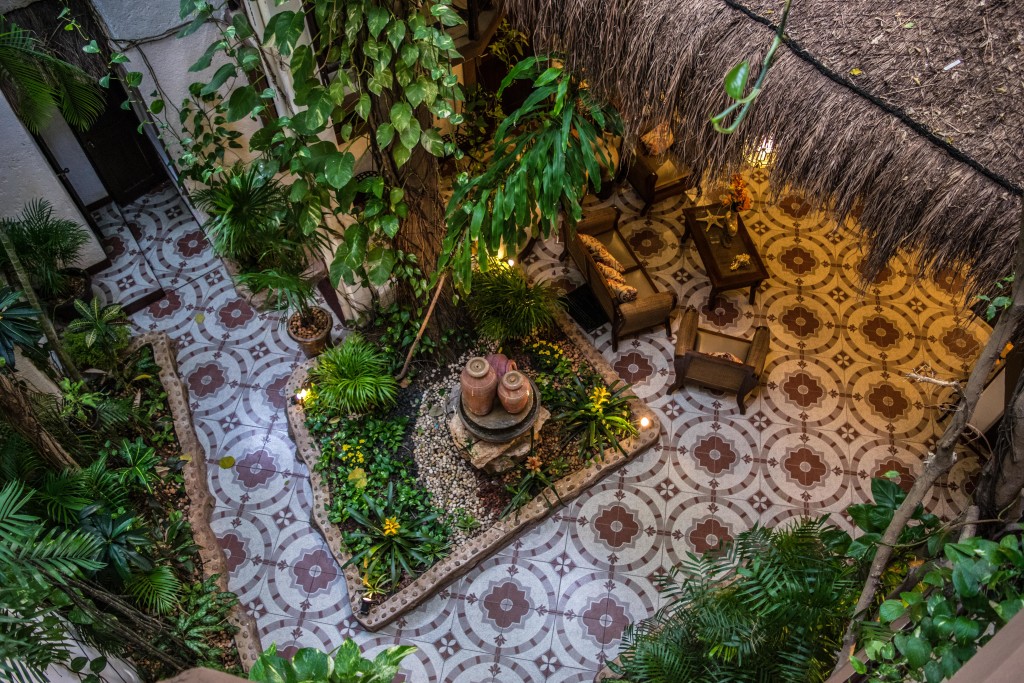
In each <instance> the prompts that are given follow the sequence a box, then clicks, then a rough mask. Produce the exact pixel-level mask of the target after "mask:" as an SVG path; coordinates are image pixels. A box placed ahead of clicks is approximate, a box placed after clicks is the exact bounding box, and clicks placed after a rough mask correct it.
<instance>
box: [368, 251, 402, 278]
mask: <svg viewBox="0 0 1024 683" xmlns="http://www.w3.org/2000/svg"><path fill="white" fill-rule="evenodd" d="M395 260H396V259H395V252H394V251H393V250H391V249H383V248H381V247H375V248H373V249H371V250H370V253H369V255H368V256H367V270H366V275H367V277H368V278H369V280H370V284H372V285H375V286H377V287H380V286H381V285H384V284H386V283H387V281H388V280H389V279H390V278H391V273H392V271H393V270H394V268H395Z"/></svg>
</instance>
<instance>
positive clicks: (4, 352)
mask: <svg viewBox="0 0 1024 683" xmlns="http://www.w3.org/2000/svg"><path fill="white" fill-rule="evenodd" d="M20 300H21V292H19V291H18V290H16V289H11V288H10V287H7V286H6V285H3V286H0V359H2V360H3V365H2V366H0V367H3V366H6V367H8V368H14V347H15V346H19V347H22V348H27V349H34V348H35V347H36V342H37V341H38V339H39V335H40V330H39V324H38V322H37V316H38V315H39V312H38V311H36V310H35V309H34V308H32V307H31V306H27V305H25V304H23V303H19V301H20Z"/></svg>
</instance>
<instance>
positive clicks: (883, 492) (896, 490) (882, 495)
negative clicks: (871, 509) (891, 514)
mask: <svg viewBox="0 0 1024 683" xmlns="http://www.w3.org/2000/svg"><path fill="white" fill-rule="evenodd" d="M871 496H872V497H873V498H874V499H875V505H880V506H882V507H885V508H889V509H890V510H895V509H896V508H898V507H899V506H900V503H902V502H903V499H904V498H906V497H907V494H906V493H904V491H903V489H901V488H900V487H899V484H897V483H896V482H893V481H889V480H888V479H882V478H881V477H875V478H874V479H872V480H871Z"/></svg>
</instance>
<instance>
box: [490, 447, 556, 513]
mask: <svg viewBox="0 0 1024 683" xmlns="http://www.w3.org/2000/svg"><path fill="white" fill-rule="evenodd" d="M521 473H522V476H521V477H520V479H519V481H518V482H516V483H515V484H509V485H508V486H506V487H505V490H506V491H508V493H509V494H510V496H511V498H510V499H509V501H508V505H506V506H505V509H504V510H502V511H501V518H502V519H504V518H505V517H508V516H509V515H510V514H512V513H513V512H515V511H517V510H518V509H519V508H521V507H523V506H524V505H526V504H527V503H529V502H530V501H531V500H533V499H534V497H536V495H537V494H538V493H540V492H541V491H548V490H550V491H551V492H552V493H554V494H555V499H556V500H557V501H558V502H559V503H561V502H563V501H562V498H561V496H559V495H558V490H557V489H556V488H555V483H554V481H552V478H551V476H549V473H548V472H546V471H545V467H544V461H543V460H542V459H541V457H540V456H539V455H537V454H536V453H535V452H531V453H530V455H528V456H527V457H526V461H525V462H524V463H523V466H522V469H521ZM552 505H553V503H552V502H551V501H548V506H549V507H550V506H552Z"/></svg>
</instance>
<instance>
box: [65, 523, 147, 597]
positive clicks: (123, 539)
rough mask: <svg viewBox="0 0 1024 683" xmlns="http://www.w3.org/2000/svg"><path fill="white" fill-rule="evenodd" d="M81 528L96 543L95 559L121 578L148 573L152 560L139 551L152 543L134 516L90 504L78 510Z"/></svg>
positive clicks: (123, 579) (125, 578)
mask: <svg viewBox="0 0 1024 683" xmlns="http://www.w3.org/2000/svg"><path fill="white" fill-rule="evenodd" d="M80 514H81V518H82V519H81V525H82V531H84V532H85V533H87V534H89V535H90V536H92V537H93V538H95V539H96V540H97V541H98V542H99V554H98V559H100V560H102V561H103V562H104V564H106V565H107V566H108V567H110V568H111V569H113V570H114V571H115V572H116V573H117V575H118V576H119V577H120V578H121V580H122V581H125V582H127V581H129V580H130V579H131V577H132V574H134V573H137V572H148V571H151V570H152V569H153V563H152V562H151V561H150V559H149V558H148V557H146V556H145V555H144V554H143V553H141V552H140V550H141V549H143V548H146V547H148V546H149V545H151V544H152V543H153V541H152V539H151V538H150V536H149V534H148V533H146V531H145V529H143V528H142V526H141V522H140V521H139V519H138V518H137V517H135V516H134V515H132V514H130V513H124V514H120V515H117V516H114V515H113V514H111V513H110V512H109V511H108V510H106V509H104V508H103V507H101V506H96V505H93V506H89V507H87V508H85V509H84V510H83V511H82V512H81V513H80Z"/></svg>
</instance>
